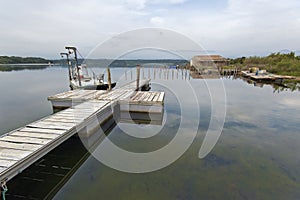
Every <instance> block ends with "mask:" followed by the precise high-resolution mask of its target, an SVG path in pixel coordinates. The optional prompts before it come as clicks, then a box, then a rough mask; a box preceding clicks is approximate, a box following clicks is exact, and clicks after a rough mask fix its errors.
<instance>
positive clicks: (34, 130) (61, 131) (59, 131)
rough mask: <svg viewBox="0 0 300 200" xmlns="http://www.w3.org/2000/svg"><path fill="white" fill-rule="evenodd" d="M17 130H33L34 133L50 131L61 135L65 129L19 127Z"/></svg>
mask: <svg viewBox="0 0 300 200" xmlns="http://www.w3.org/2000/svg"><path fill="white" fill-rule="evenodd" d="M18 131H24V132H34V133H51V134H58V135H61V134H63V133H64V132H65V130H55V129H40V128H29V127H25V128H22V129H19V130H18Z"/></svg>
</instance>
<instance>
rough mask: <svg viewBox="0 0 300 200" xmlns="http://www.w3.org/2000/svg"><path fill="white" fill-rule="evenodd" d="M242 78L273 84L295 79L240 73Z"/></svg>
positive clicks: (274, 75)
mask: <svg viewBox="0 0 300 200" xmlns="http://www.w3.org/2000/svg"><path fill="white" fill-rule="evenodd" d="M241 74H242V76H244V77H247V78H250V79H252V80H254V81H264V82H274V83H282V81H283V80H284V79H295V77H293V76H283V75H276V74H270V73H267V74H256V73H250V72H249V71H241Z"/></svg>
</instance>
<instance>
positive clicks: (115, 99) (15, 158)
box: [0, 79, 165, 182]
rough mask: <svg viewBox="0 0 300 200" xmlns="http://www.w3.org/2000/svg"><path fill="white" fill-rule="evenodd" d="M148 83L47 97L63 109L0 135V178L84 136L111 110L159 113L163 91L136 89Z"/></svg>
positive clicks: (5, 179) (105, 119)
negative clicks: (71, 138) (77, 136)
mask: <svg viewBox="0 0 300 200" xmlns="http://www.w3.org/2000/svg"><path fill="white" fill-rule="evenodd" d="M149 82H150V80H149V79H143V80H137V81H133V82H130V83H128V84H126V85H124V86H122V87H120V88H118V89H115V90H112V91H94V90H93V91H90V90H73V91H68V92H64V93H60V94H57V95H53V96H51V97H49V98H48V99H49V100H50V101H51V103H52V105H53V108H66V109H65V110H62V111H59V112H57V113H55V114H52V115H50V116H48V117H45V118H43V119H41V120H38V121H35V122H32V123H30V124H28V125H26V126H24V127H21V128H18V129H16V130H14V131H11V132H9V133H6V134H4V135H1V136H0V181H2V182H5V181H8V180H10V179H12V178H13V177H14V176H16V175H17V174H19V173H21V172H22V171H23V170H24V169H26V168H27V167H28V166H30V165H31V164H33V163H34V162H36V161H37V160H39V159H40V158H41V157H42V156H44V155H46V154H47V153H48V152H50V151H51V150H53V149H54V148H56V147H57V146H59V145H60V144H61V143H63V142H64V141H66V140H67V139H68V138H70V137H71V136H73V135H75V134H77V133H78V134H81V135H84V134H85V135H86V136H87V137H88V136H89V130H93V129H95V128H97V127H99V125H101V124H103V123H105V122H106V121H107V120H109V119H110V118H112V115H113V113H115V111H118V113H120V111H121V112H122V113H127V114H128V113H129V112H137V113H138V112H141V113H162V112H163V102H164V97H165V93H164V92H149V91H137V90H139V89H140V88H143V87H149ZM121 118H122V117H121ZM125 121H126V120H125Z"/></svg>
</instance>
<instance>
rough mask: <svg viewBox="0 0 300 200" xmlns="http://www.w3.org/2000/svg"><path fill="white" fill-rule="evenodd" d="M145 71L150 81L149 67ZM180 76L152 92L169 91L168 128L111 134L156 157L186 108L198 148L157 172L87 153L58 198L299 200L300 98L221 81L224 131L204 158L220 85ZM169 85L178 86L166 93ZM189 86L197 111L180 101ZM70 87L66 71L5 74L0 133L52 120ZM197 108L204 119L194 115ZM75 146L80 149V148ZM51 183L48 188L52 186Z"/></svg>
mask: <svg viewBox="0 0 300 200" xmlns="http://www.w3.org/2000/svg"><path fill="white" fill-rule="evenodd" d="M94 70H95V71H98V72H101V71H104V70H105V69H104V68H97V69H96V68H95V69H94ZM130 70H133V74H134V69H133V68H122V67H120V68H113V69H112V70H111V71H112V77H113V79H114V81H119V82H120V81H121V82H124V81H125V80H124V76H123V75H124V72H125V71H127V72H128V73H127V75H128V76H127V79H128V80H129V79H130ZM144 73H145V75H144V76H146V77H147V76H148V75H147V73H148V69H145V72H144ZM181 75H182V74H181V73H179V78H178V79H177V78H174V80H172V78H170V77H169V79H168V80H165V79H157V78H156V79H155V80H153V84H152V85H151V90H153V91H165V92H166V98H165V114H164V124H163V125H161V126H160V125H151V124H147V125H145V124H124V123H123V124H120V125H117V126H115V127H114V128H113V129H112V130H111V131H110V132H109V133H108V134H107V138H108V139H109V140H110V141H112V142H113V143H114V144H116V145H117V146H119V147H120V148H122V149H126V150H128V151H131V152H138V153H141V152H151V151H155V150H157V149H160V148H162V147H164V146H165V145H167V144H169V143H170V142H171V141H172V140H173V139H174V137H175V135H176V133H177V130H178V127H179V126H180V121H181V117H182V110H181V108H180V107H181V105H184V106H185V107H186V109H187V110H189V111H190V112H191V115H190V116H189V115H184V117H186V120H187V121H189V122H190V123H191V124H193V122H198V120H199V119H200V120H199V124H198V127H196V128H197V135H196V137H195V139H194V140H193V143H192V144H191V146H190V147H189V148H188V150H187V151H185V152H184V153H183V155H182V156H181V157H180V158H179V159H177V160H176V161H175V162H173V163H172V164H170V165H168V166H167V167H164V168H162V169H159V170H156V171H153V172H149V173H126V172H121V171H118V170H115V169H112V168H110V167H108V166H106V165H104V164H102V163H101V162H99V161H98V160H97V159H96V158H95V157H93V156H92V155H89V156H88V157H87V158H86V159H85V160H84V161H83V162H82V163H81V164H80V166H78V168H77V170H76V171H75V172H74V173H73V174H72V175H71V176H70V177H69V179H68V180H66V182H65V183H64V185H62V186H61V187H60V188H59V189H58V190H57V192H56V194H55V196H54V199H83V198H88V199H99V198H100V199H299V198H300V156H299V153H298V152H300V135H299V133H300V123H299V122H300V101H299V100H300V92H299V91H297V90H295V91H291V90H289V89H286V90H283V91H281V92H277V91H275V92H274V88H273V87H272V86H271V85H263V87H256V86H254V85H253V84H248V83H247V82H246V81H244V80H242V79H239V78H236V79H234V78H233V77H227V78H222V79H221V81H222V83H223V84H224V88H225V92H226V117H225V123H224V127H223V130H222V134H221V136H220V138H219V139H218V141H217V143H216V145H215V146H214V148H213V149H212V151H211V152H210V153H209V154H208V155H207V156H206V157H204V158H203V159H199V157H198V152H199V149H200V148H201V145H202V143H203V140H204V137H205V135H206V132H207V130H208V127H209V122H210V118H211V112H212V107H211V106H212V103H211V97H212V95H211V94H210V93H209V91H208V85H214V84H215V83H216V82H218V81H220V80H216V79H207V80H203V79H192V78H190V79H189V78H185V77H182V76H181ZM133 76H134V75H133ZM157 76H158V74H157ZM170 76H171V72H170ZM174 76H175V77H176V71H175V72H174ZM121 77H122V80H120V78H121ZM121 82H120V84H121ZM167 83H168V84H169V85H172V86H173V87H171V88H166V87H164V85H166V84H167ZM187 84H188V85H190V86H192V89H193V90H194V92H195V95H196V96H197V105H195V104H193V101H191V98H192V97H190V96H186V97H184V98H183V97H178V96H177V95H184V90H187V89H190V88H187V87H186V86H187ZM68 89H69V88H68V80H67V69H66V68H62V67H51V68H46V69H40V70H23V71H12V72H0V91H1V98H0V111H1V115H0V127H1V129H0V133H1V134H3V133H5V132H7V131H10V130H13V129H15V128H18V127H20V126H23V125H25V124H27V123H30V122H32V121H35V120H37V119H40V118H42V117H44V116H47V115H49V114H51V113H52V108H51V104H50V102H48V101H47V96H50V95H53V94H55V93H59V92H63V91H66V90H68ZM216 97H219V96H218V95H216ZM178 99H180V101H179V100H178ZM197 107H199V119H195V118H194V115H193V114H192V112H193V110H195V109H196V108H197ZM185 125H186V126H185V127H183V128H184V129H183V130H184V134H185V135H186V137H191V136H190V135H191V132H192V131H193V130H192V129H191V127H189V126H188V124H185ZM124 130H130V131H132V132H134V134H137V135H138V134H141V135H142V134H149V135H150V134H151V133H152V131H153V130H160V131H158V134H156V135H154V136H152V137H148V138H137V137H132V135H128V134H127V133H126V131H124ZM103 142H106V141H105V140H104V141H103ZM76 145H77V146H78V149H79V146H80V142H79V143H76ZM178 145H184V144H180V143H179V144H178ZM69 146H72V145H69ZM69 146H66V147H65V148H69ZM77 146H73V148H75V147H76V148H77ZM61 151H62V152H63V151H64V149H63V148H62V149H61ZM68 151H70V150H68ZM71 152H72V151H71ZM75 152H77V151H76V150H74V153H75ZM47 159H48V160H51V157H50V158H49V157H48V158H47ZM52 159H53V160H55V158H52ZM56 162H59V161H57V159H56ZM53 171H55V169H53ZM52 176H54V175H52ZM53 179H54V178H53ZM16 180H17V181H19V182H20V183H21V182H22V180H18V179H16ZM51 181H52V179H48V180H46V181H43V184H45V185H51ZM34 183H35V184H36V182H34ZM41 185H42V184H41ZM10 186H11V187H10ZM17 186H18V183H16V182H14V183H12V184H11V185H10V184H8V187H9V191H17V190H18V189H19V188H18V187H17ZM19 186H20V185H19ZM35 187H38V185H31V187H30V188H33V189H31V190H28V191H30V192H28V193H30V194H28V195H30V196H31V197H36V198H42V195H41V193H42V191H41V190H40V191H36V190H34V188H35ZM43 187H44V188H45V186H43ZM13 193H14V192H12V193H11V194H13ZM10 197H11V198H10V199H13V198H16V196H12V195H11V196H10Z"/></svg>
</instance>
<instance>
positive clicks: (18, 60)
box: [0, 56, 49, 64]
mask: <svg viewBox="0 0 300 200" xmlns="http://www.w3.org/2000/svg"><path fill="white" fill-rule="evenodd" d="M48 62H49V60H46V59H44V58H40V57H25V58H23V57H18V56H0V64H30V63H48Z"/></svg>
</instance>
